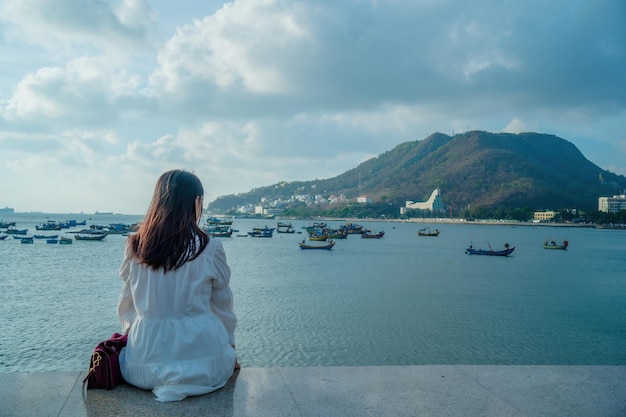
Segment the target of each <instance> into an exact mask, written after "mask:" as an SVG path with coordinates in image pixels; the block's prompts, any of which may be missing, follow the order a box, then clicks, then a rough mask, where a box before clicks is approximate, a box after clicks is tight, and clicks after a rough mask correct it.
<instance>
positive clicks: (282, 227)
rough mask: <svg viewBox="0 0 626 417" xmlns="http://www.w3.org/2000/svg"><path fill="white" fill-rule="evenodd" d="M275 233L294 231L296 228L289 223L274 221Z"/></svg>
mask: <svg viewBox="0 0 626 417" xmlns="http://www.w3.org/2000/svg"><path fill="white" fill-rule="evenodd" d="M276 233H296V229H294V228H293V226H292V225H291V223H285V222H278V223H276Z"/></svg>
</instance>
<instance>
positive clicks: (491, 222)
mask: <svg viewBox="0 0 626 417" xmlns="http://www.w3.org/2000/svg"><path fill="white" fill-rule="evenodd" d="M244 219H245V217H244ZM273 220H292V221H294V220H296V221H308V222H320V221H323V222H337V221H338V222H347V223H356V224H358V223H365V222H379V223H416V224H467V225H501V226H525V227H532V226H538V227H580V228H591V229H608V230H626V227H624V226H616V227H605V226H598V225H596V224H589V223H546V222H518V221H514V220H472V221H469V220H464V219H447V218H438V217H433V218H419V219H418V218H413V219H372V218H366V219H363V218H350V217H348V218H334V217H318V218H315V219H312V218H308V219H306V218H288V217H276V218H275V219H273Z"/></svg>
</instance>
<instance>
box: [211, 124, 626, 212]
mask: <svg viewBox="0 0 626 417" xmlns="http://www.w3.org/2000/svg"><path fill="white" fill-rule="evenodd" d="M435 188H440V189H441V193H442V200H443V203H444V205H445V206H446V207H447V208H452V209H453V210H459V209H462V208H464V207H467V206H468V205H471V206H472V207H487V208H494V207H509V208H513V207H530V208H532V209H559V208H573V207H578V208H580V209H583V210H596V209H597V205H598V197H600V196H607V195H613V194H617V193H620V192H621V190H623V189H624V188H626V177H624V176H622V175H616V174H613V173H611V172H609V171H605V170H603V169H601V168H599V167H598V166H597V165H595V164H593V163H592V162H590V161H589V160H587V159H586V158H585V157H584V156H583V154H582V153H581V152H580V151H579V150H578V149H577V148H576V147H575V146H574V145H573V144H572V143H570V142H568V141H566V140H564V139H561V138H559V137H557V136H554V135H546V134H539V133H520V134H507V133H498V134H495V133H489V132H483V131H472V132H466V133H462V134H458V135H454V136H448V135H444V134H441V133H435V134H433V135H430V136H429V137H427V138H426V139H424V140H420V141H413V142H405V143H402V144H400V145H398V146H396V147H395V148H393V149H392V150H390V151H387V152H385V153H383V154H381V155H379V156H378V157H376V158H372V159H370V160H368V161H365V162H363V163H361V164H360V165H359V166H357V167H356V168H353V169H351V170H349V171H347V172H345V173H343V174H341V175H339V176H337V177H334V178H329V179H324V180H315V181H300V182H283V183H279V184H274V185H271V186H268V187H261V188H257V189H255V190H253V191H250V192H248V193H243V194H238V195H236V196H235V195H229V196H223V197H219V198H218V199H216V200H215V201H214V202H212V203H211V204H210V205H209V209H211V210H215V211H226V210H229V209H232V208H233V207H237V206H242V205H246V204H259V202H260V201H261V198H263V197H265V198H267V199H270V200H277V199H281V200H289V199H290V198H291V197H292V196H295V195H302V194H321V195H324V196H329V195H342V194H343V195H345V197H346V198H347V199H349V200H352V201H354V200H355V199H356V197H357V196H359V195H367V196H368V197H370V198H371V199H372V200H373V201H374V202H386V203H391V204H393V205H397V206H404V204H405V201H407V200H412V201H425V200H426V199H427V198H428V197H429V196H430V193H431V192H432V191H433V190H434V189H435Z"/></svg>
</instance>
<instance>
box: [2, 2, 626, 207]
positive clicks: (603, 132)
mask: <svg viewBox="0 0 626 417" xmlns="http://www.w3.org/2000/svg"><path fill="white" fill-rule="evenodd" d="M624 22H626V2H624V1H623V0H593V1H588V0H550V1H545V0H524V1H518V0H510V1H506V0H505V1H494V0H473V1H465V0H369V1H368V0H341V1H334V0H332V1H331V0H323V1H321V0H235V1H232V2H223V1H217V0H180V1H171V0H0V34H1V36H0V66H1V71H0V158H1V163H0V172H1V173H2V174H1V177H0V178H1V179H0V208H1V207H4V206H9V207H14V208H15V210H16V211H44V212H50V213H66V212H74V213H77V212H85V213H92V212H94V211H97V210H98V211H114V212H118V213H131V214H143V213H144V212H145V210H146V207H147V205H148V203H149V200H150V197H151V195H152V191H153V187H154V183H155V181H156V179H157V178H158V176H159V175H160V174H161V173H162V172H164V171H165V170H168V169H173V168H183V169H187V170H190V171H193V172H195V173H196V174H197V175H198V176H199V177H200V178H201V179H202V181H203V183H204V185H205V189H206V195H205V202H208V201H212V200H214V199H215V198H217V197H219V196H221V195H226V194H236V193H240V192H246V191H249V190H251V189H252V188H254V187H258V186H266V185H271V184H274V183H277V182H279V181H283V180H287V181H290V180H302V181H308V180H314V179H316V178H319V179H321V178H330V177H334V176H336V175H338V174H341V173H343V172H345V171H347V170H349V169H351V168H354V167H355V166H357V165H358V164H359V163H361V162H363V161H365V160H367V159H369V158H371V157H374V156H377V155H379V154H381V153H383V152H385V151H388V150H390V149H392V148H393V147H394V146H396V145H398V144H400V143H402V142H406V141H414V140H421V139H424V138H425V137H427V136H428V135H429V134H431V133H434V132H437V131H438V132H443V133H447V134H452V133H460V132H464V131H467V130H487V131H491V132H525V131H533V132H540V133H549V134H555V135H557V136H560V137H562V138H564V139H566V140H569V141H570V142H572V143H574V144H575V145H576V146H577V147H578V148H579V149H580V150H581V152H583V154H584V155H585V156H586V157H587V158H588V159H589V160H591V161H592V162H593V163H595V164H597V165H598V166H600V167H602V168H604V169H608V170H611V171H613V172H615V173H619V174H626V25H625V24H624Z"/></svg>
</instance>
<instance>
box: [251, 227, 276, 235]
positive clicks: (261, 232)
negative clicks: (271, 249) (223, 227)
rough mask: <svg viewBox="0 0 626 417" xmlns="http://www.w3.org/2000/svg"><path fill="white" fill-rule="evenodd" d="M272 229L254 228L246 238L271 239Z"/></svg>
mask: <svg viewBox="0 0 626 417" xmlns="http://www.w3.org/2000/svg"><path fill="white" fill-rule="evenodd" d="M274 229H275V228H274V227H267V226H265V227H263V228H261V227H255V228H253V229H252V231H251V232H248V236H251V237H272V236H273V235H274Z"/></svg>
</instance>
